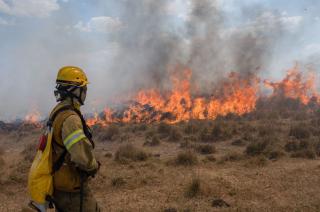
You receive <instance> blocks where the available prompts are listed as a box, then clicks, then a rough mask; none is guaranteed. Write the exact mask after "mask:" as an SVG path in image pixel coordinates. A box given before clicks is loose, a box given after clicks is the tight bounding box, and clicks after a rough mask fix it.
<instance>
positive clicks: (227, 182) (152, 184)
mask: <svg viewBox="0 0 320 212" xmlns="http://www.w3.org/2000/svg"><path fill="white" fill-rule="evenodd" d="M272 113H274V114H275V115H274V117H272V116H271V115H270V114H271V112H270V114H269V113H265V114H263V115H262V114H261V112H260V113H258V114H253V115H251V114H249V115H245V116H243V117H235V116H228V117H219V120H218V121H190V122H185V123H179V124H175V125H167V124H164V123H160V124H158V123H154V124H148V125H143V124H122V125H121V124H117V125H115V127H116V128H117V129H116V130H114V129H112V128H113V127H111V129H112V130H110V128H99V129H97V132H98V133H99V135H101V137H98V138H97V141H98V143H97V144H98V145H97V148H96V149H95V153H96V155H97V158H98V160H99V161H101V162H102V164H103V165H102V167H101V169H100V172H99V174H98V175H97V176H96V177H95V178H94V179H92V180H91V182H90V186H91V187H92V191H93V193H94V194H95V195H96V197H97V199H98V202H99V203H100V205H101V207H102V208H103V209H104V210H105V211H141V210H143V211H320V197H319V195H318V192H319V190H320V183H319V177H318V176H319V175H320V167H319V164H318V161H317V160H310V159H314V158H316V157H317V155H318V156H319V154H320V141H319V137H320V133H319V130H318V129H317V128H318V127H319V128H320V121H319V120H320V119H318V118H314V117H316V116H311V117H304V119H303V120H301V118H302V116H301V115H297V116H295V117H294V112H292V111H286V110H284V111H283V112H277V113H275V112H272ZM301 114H302V113H301ZM282 116H283V117H286V119H282ZM318 122H319V123H318ZM301 128H303V129H302V130H301ZM109 130H110V131H109ZM106 132H107V133H106ZM111 132H112V133H111ZM177 132H178V133H180V135H181V136H182V137H180V135H178V137H177V136H176V133H177ZM16 134H17V135H18V134H20V135H22V134H24V135H25V136H24V137H23V136H22V137H19V139H20V140H21V139H22V138H25V139H26V140H28V141H31V140H32V139H33V137H30V136H33V134H34V133H33V132H30V133H27V132H21V133H20V132H19V133H16ZM103 134H107V135H108V136H107V137H108V139H110V140H112V141H115V140H116V141H117V142H99V141H103V140H106V139H105V138H104V139H102V138H103V136H102V135H103ZM0 136H1V135H0ZM10 136H11V137H6V138H5V139H2V138H1V137H0V140H1V141H0V142H5V141H6V140H8V141H17V140H18V137H17V136H16V135H15V134H14V132H13V133H12V134H11V135H10ZM179 137H180V139H179ZM7 138H8V139H7ZM171 138H174V139H171ZM177 138H178V139H177ZM10 139H11V140H10ZM118 141H123V142H125V144H123V143H121V142H118ZM128 141H129V142H128ZM167 141H171V142H167ZM172 141H174V142H172ZM202 142H205V143H202ZM213 142H214V144H213ZM128 143H130V144H128ZM13 144H15V142H10V143H9V142H8V143H5V145H2V148H4V149H6V152H5V153H4V154H3V155H0V157H2V158H4V159H5V161H6V163H5V164H2V167H1V162H0V167H1V169H2V170H3V171H2V172H1V176H0V187H1V188H0V199H2V200H3V201H2V202H0V211H2V210H3V211H19V209H20V207H22V206H21V205H23V204H24V203H26V202H27V200H28V197H27V195H26V186H25V185H26V179H27V173H28V169H29V167H30V161H28V160H26V159H25V158H29V159H33V155H34V153H35V148H33V147H31V146H27V145H26V144H28V142H25V143H24V142H19V145H13ZM159 144H160V145H159ZM143 145H145V146H144V147H143ZM154 146H156V147H154ZM180 147H182V148H183V149H181V148H180ZM16 148H20V149H19V151H12V150H16ZM7 150H8V151H7ZM20 152H24V153H22V154H20ZM148 152H150V154H149V153H148ZM31 153H32V154H31ZM31 155H32V156H31ZM151 155H152V156H151ZM11 157H12V158H11ZM112 157H114V158H113V160H111V159H110V158H112ZM292 157H295V158H292ZM270 160H272V161H270ZM168 161H169V162H168ZM195 172H196V174H195ZM195 175H196V176H197V177H195ZM200 176H201V177H200ZM270 194H272V195H270ZM227 207H228V208H227ZM3 208H4V209H3ZM7 208H9V209H7Z"/></svg>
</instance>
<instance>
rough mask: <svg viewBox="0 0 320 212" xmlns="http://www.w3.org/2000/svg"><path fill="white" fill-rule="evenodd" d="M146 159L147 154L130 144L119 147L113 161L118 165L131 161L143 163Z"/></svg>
mask: <svg viewBox="0 0 320 212" xmlns="http://www.w3.org/2000/svg"><path fill="white" fill-rule="evenodd" d="M147 158H148V154H147V153H145V152H144V151H143V150H140V149H138V148H136V147H134V146H133V145H131V144H126V145H123V146H120V147H119V149H118V150H117V151H116V154H115V161H117V162H120V163H126V162H128V161H129V160H131V161H145V160H147Z"/></svg>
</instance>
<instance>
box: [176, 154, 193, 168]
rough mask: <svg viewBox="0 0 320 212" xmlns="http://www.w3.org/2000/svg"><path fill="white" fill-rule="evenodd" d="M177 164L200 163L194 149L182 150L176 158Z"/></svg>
mask: <svg viewBox="0 0 320 212" xmlns="http://www.w3.org/2000/svg"><path fill="white" fill-rule="evenodd" d="M175 163H176V165H183V166H193V165H196V164H197V163H198V157H197V155H196V154H195V153H194V152H193V151H190V150H189V151H185V152H180V153H179V154H178V155H177V157H176V159H175Z"/></svg>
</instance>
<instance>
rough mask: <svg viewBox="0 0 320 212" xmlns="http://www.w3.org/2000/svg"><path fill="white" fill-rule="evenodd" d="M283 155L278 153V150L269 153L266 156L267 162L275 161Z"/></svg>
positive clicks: (280, 152)
mask: <svg viewBox="0 0 320 212" xmlns="http://www.w3.org/2000/svg"><path fill="white" fill-rule="evenodd" d="M284 155H285V153H284V152H282V151H278V150H274V151H271V152H270V153H269V154H268V159H269V160H277V159H279V158H281V157H282V156H284Z"/></svg>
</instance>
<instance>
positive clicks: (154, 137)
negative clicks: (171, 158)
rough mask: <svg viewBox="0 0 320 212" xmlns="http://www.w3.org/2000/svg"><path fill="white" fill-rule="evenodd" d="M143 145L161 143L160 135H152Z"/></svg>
mask: <svg viewBox="0 0 320 212" xmlns="http://www.w3.org/2000/svg"><path fill="white" fill-rule="evenodd" d="M143 145H144V146H159V145H160V139H159V137H158V136H157V135H153V136H152V137H151V140H150V138H149V139H147V140H146V141H145V142H144V144H143Z"/></svg>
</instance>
